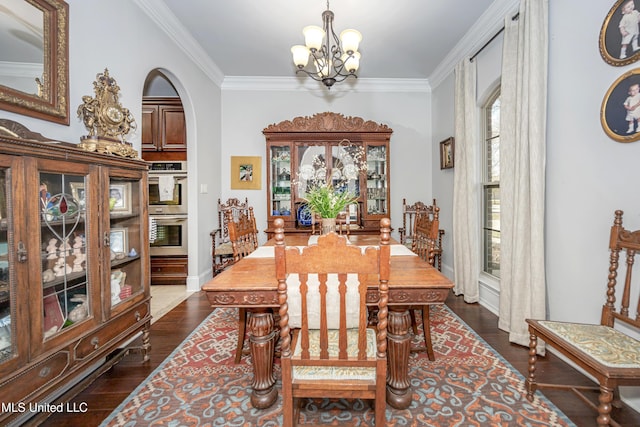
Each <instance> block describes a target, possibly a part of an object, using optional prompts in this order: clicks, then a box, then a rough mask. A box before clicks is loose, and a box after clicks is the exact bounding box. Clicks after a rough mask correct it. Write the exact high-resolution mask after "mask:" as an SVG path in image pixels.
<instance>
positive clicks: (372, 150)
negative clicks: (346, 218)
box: [367, 145, 388, 215]
mask: <svg viewBox="0 0 640 427" xmlns="http://www.w3.org/2000/svg"><path fill="white" fill-rule="evenodd" d="M387 174H388V165H387V147H386V146H384V145H380V146H375V145H369V146H367V213H368V214H369V215H385V214H387V207H388V200H387V197H388V189H387V182H388V180H387Z"/></svg>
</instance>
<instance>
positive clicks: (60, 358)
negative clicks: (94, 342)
mask: <svg viewBox="0 0 640 427" xmlns="http://www.w3.org/2000/svg"><path fill="white" fill-rule="evenodd" d="M68 366H69V352H68V351H59V352H57V353H56V354H54V355H53V356H51V357H49V358H48V359H45V360H43V361H41V362H39V363H36V364H35V365H33V366H31V367H30V368H29V369H27V370H26V371H24V372H23V373H22V374H18V375H16V376H14V377H11V378H10V379H9V380H8V381H7V382H4V383H3V384H2V386H1V387H0V395H2V401H3V402H20V401H24V400H25V397H26V396H28V395H29V394H31V393H32V392H33V391H34V390H39V389H40V388H41V387H44V386H45V385H46V384H47V383H49V382H51V381H53V380H55V379H56V378H58V377H59V376H60V375H62V373H64V372H65V371H66V369H67V367H68Z"/></svg>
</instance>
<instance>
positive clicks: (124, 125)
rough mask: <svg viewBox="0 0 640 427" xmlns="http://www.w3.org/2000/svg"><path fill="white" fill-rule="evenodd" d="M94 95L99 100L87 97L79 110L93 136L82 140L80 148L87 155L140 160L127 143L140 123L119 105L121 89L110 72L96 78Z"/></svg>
mask: <svg viewBox="0 0 640 427" xmlns="http://www.w3.org/2000/svg"><path fill="white" fill-rule="evenodd" d="M93 91H94V93H95V96H94V97H93V98H92V97H90V96H86V95H85V96H83V97H82V104H81V105H80V106H79V107H78V117H81V118H82V120H83V122H84V125H85V126H86V127H87V129H88V130H89V135H87V136H83V137H82V138H81V141H82V142H81V144H80V146H81V147H82V148H83V149H85V150H87V151H97V152H101V153H107V154H117V155H120V156H124V157H134V158H137V157H138V153H137V152H136V151H135V150H134V149H133V148H132V147H131V144H129V143H128V142H126V140H125V138H126V135H127V134H128V133H129V131H131V130H132V129H135V128H136V123H135V120H134V118H133V116H132V114H131V112H130V111H129V110H128V109H127V108H124V107H123V106H122V105H121V104H120V102H119V101H118V97H119V95H120V94H119V92H120V87H119V86H118V84H117V83H116V80H115V79H114V78H113V77H111V76H109V70H108V69H106V68H105V70H104V73H102V74H98V75H96V81H95V82H93Z"/></svg>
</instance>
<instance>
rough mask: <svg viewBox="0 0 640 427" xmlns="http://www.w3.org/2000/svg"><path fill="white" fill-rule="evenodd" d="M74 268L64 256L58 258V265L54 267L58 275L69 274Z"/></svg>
mask: <svg viewBox="0 0 640 427" xmlns="http://www.w3.org/2000/svg"><path fill="white" fill-rule="evenodd" d="M72 270H73V268H71V266H70V265H69V264H67V263H65V259H64V258H63V257H60V258H58V261H57V262H56V265H55V266H54V267H53V271H54V272H55V273H56V276H57V277H60V276H64V275H65V274H69V273H71V271H72Z"/></svg>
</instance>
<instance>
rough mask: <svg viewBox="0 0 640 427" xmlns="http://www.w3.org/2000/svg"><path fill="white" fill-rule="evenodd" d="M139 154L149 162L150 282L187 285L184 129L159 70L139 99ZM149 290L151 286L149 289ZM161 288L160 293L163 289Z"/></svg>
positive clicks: (177, 102) (173, 95) (174, 98)
mask: <svg viewBox="0 0 640 427" xmlns="http://www.w3.org/2000/svg"><path fill="white" fill-rule="evenodd" d="M141 139H142V144H141V152H142V158H143V159H144V160H146V161H148V162H150V163H151V165H150V172H149V215H150V217H151V218H152V223H155V228H156V235H155V240H154V241H153V242H152V243H151V248H150V254H151V285H177V286H180V287H186V280H187V276H188V265H189V261H188V259H189V256H188V245H187V240H188V239H187V237H188V218H187V214H188V203H187V193H188V190H187V187H188V174H187V162H188V159H187V132H186V123H185V115H184V109H183V106H182V101H181V99H180V95H179V94H178V91H177V90H176V88H175V86H174V85H173V84H172V82H171V80H170V79H169V78H168V77H167V76H166V75H165V74H163V73H162V71H160V70H152V71H151V72H150V73H149V74H148V76H147V78H146V80H145V84H144V91H143V97H142V129H141ZM152 292H153V289H152ZM166 292H167V290H166V289H165V290H163V292H162V293H166Z"/></svg>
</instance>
